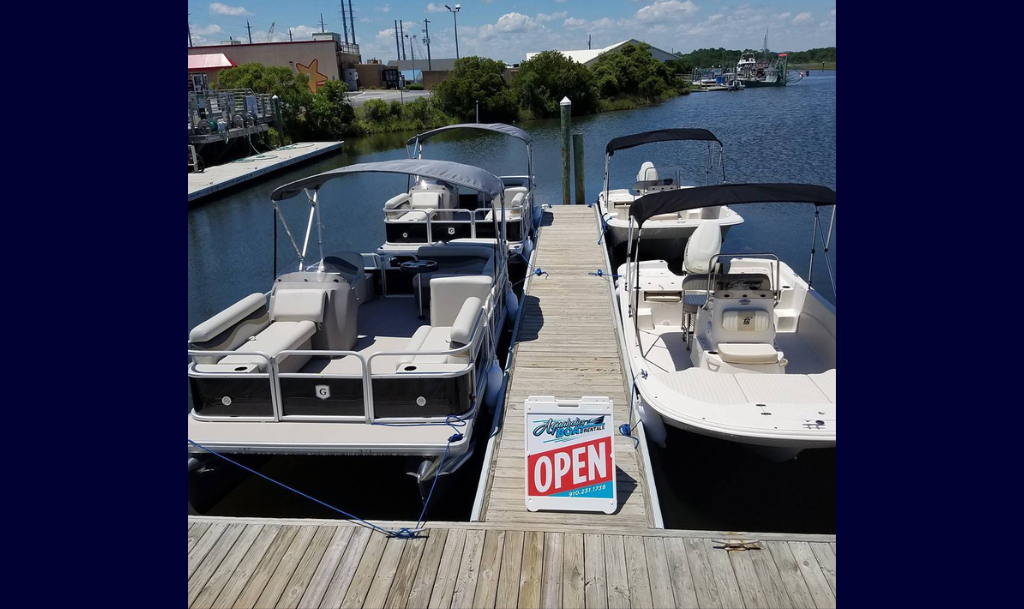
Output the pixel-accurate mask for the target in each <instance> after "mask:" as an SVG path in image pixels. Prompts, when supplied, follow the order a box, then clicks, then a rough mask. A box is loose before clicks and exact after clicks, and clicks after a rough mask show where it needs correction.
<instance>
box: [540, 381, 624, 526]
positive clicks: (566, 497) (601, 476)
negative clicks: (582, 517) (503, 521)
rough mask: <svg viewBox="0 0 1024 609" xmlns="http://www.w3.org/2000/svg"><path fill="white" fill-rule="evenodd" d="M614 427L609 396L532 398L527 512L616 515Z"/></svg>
mask: <svg viewBox="0 0 1024 609" xmlns="http://www.w3.org/2000/svg"><path fill="white" fill-rule="evenodd" d="M614 429H615V425H614V423H613V421H612V402H611V400H609V399H608V398H583V399H581V400H578V401H576V400H573V401H557V400H555V399H554V398H548V397H543V398H530V399H529V400H527V403H526V437H527V440H526V506H527V509H529V510H530V511H531V512H536V511H540V510H553V511H572V512H603V513H606V514H614V513H615V511H616V510H617V509H618V500H617V488H616V474H615V472H616V470H615V448H614V444H613V442H612V438H613V434H614V431H613V430H614Z"/></svg>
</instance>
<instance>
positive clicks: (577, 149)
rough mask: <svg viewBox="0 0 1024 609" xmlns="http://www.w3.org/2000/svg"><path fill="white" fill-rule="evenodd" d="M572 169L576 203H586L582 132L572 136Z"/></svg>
mask: <svg viewBox="0 0 1024 609" xmlns="http://www.w3.org/2000/svg"><path fill="white" fill-rule="evenodd" d="M572 153H573V170H574V171H575V174H576V205H586V204H587V177H586V166H585V165H584V154H583V134H582V133H577V134H576V135H574V136H572Z"/></svg>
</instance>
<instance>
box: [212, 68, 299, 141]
mask: <svg viewBox="0 0 1024 609" xmlns="http://www.w3.org/2000/svg"><path fill="white" fill-rule="evenodd" d="M217 86H218V87H219V88H221V89H251V90H252V91H253V92H254V93H261V94H265V95H276V96H278V97H279V98H280V99H281V119H282V120H283V121H284V126H285V131H287V132H288V135H289V136H290V137H291V138H292V139H293V140H294V141H299V140H301V139H304V138H305V137H306V125H305V119H304V116H303V114H304V113H305V111H306V108H308V107H310V106H311V105H312V103H313V94H312V93H310V92H309V77H308V76H306V75H304V74H297V73H295V72H292V70H291V68H284V67H271V66H265V65H263V64H261V63H246V64H242V65H240V66H238V67H236V68H231V69H228V70H224V71H223V72H221V73H220V74H219V75H218V77H217Z"/></svg>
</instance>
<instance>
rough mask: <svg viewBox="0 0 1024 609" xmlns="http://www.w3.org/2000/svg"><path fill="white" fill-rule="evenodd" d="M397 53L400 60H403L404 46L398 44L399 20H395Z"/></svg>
mask: <svg viewBox="0 0 1024 609" xmlns="http://www.w3.org/2000/svg"><path fill="white" fill-rule="evenodd" d="M395 53H397V54H398V61H402V47H401V45H399V44H398V21H395Z"/></svg>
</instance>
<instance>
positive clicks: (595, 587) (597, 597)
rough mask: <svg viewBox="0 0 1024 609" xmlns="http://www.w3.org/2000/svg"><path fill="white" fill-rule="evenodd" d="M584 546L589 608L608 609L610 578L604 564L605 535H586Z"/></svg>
mask: <svg viewBox="0 0 1024 609" xmlns="http://www.w3.org/2000/svg"><path fill="white" fill-rule="evenodd" d="M583 546H584V556H585V565H584V567H583V569H584V582H585V592H586V600H587V609H608V584H607V581H608V580H607V573H606V571H605V566H604V563H605V550H604V536H603V535H584V537H583Z"/></svg>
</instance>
